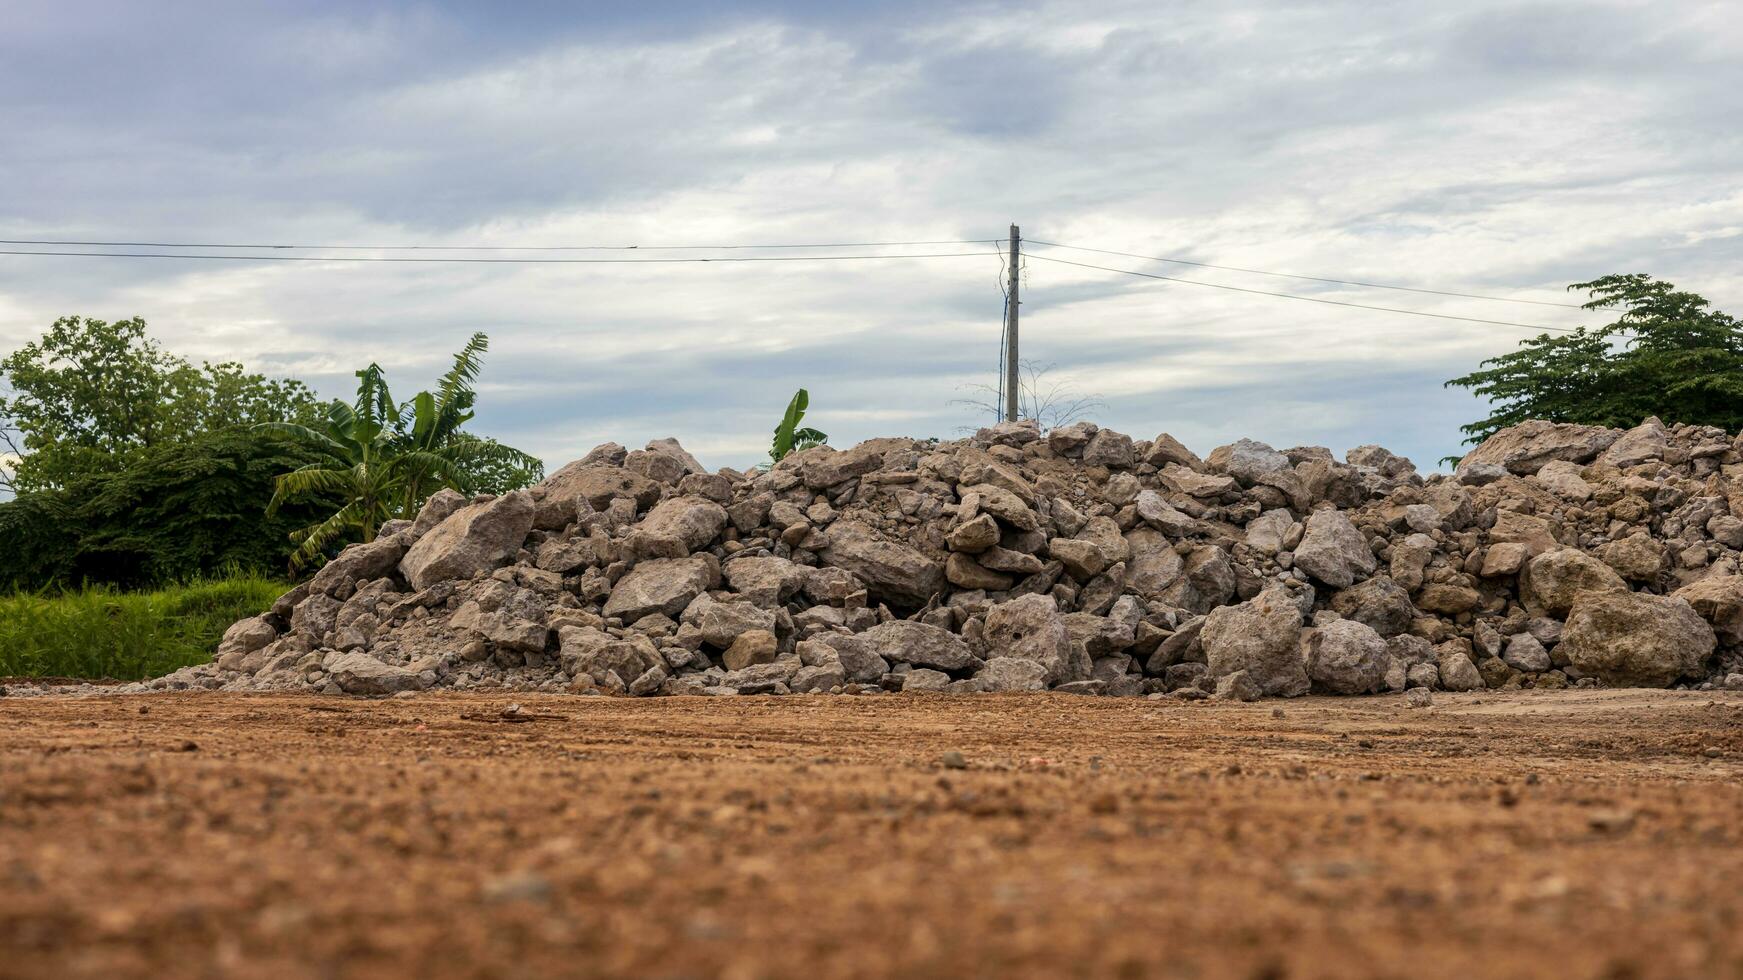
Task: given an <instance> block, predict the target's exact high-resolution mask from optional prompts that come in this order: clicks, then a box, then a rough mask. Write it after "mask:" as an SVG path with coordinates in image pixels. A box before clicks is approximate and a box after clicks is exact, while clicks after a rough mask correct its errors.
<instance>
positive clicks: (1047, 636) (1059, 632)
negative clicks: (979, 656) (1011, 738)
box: [981, 595, 1088, 684]
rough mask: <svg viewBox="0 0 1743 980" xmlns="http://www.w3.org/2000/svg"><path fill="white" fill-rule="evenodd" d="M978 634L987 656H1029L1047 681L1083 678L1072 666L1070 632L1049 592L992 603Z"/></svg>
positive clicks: (1058, 681)
mask: <svg viewBox="0 0 1743 980" xmlns="http://www.w3.org/2000/svg"><path fill="white" fill-rule="evenodd" d="M981 636H982V638H983V639H984V640H985V643H986V650H987V654H988V656H989V657H1015V658H1018V659H1021V660H1033V661H1035V662H1036V663H1038V664H1040V665H1041V666H1042V668H1043V669H1044V671H1045V677H1046V681H1047V683H1048V684H1063V683H1065V682H1067V681H1080V680H1085V679H1087V676H1088V675H1087V674H1085V675H1084V676H1081V677H1080V676H1078V673H1079V672H1078V671H1076V670H1074V669H1073V665H1072V658H1071V634H1070V632H1069V631H1068V630H1067V629H1066V626H1065V619H1064V618H1063V617H1062V616H1060V614H1059V603H1058V602H1056V601H1054V599H1053V597H1052V596H1051V595H1026V596H1022V597H1020V598H1016V599H1012V600H1011V601H1010V602H1001V603H999V604H998V605H996V606H993V607H992V608H991V609H989V610H987V614H986V625H985V626H984V628H983V629H982V633H981Z"/></svg>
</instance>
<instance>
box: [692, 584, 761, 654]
mask: <svg viewBox="0 0 1743 980" xmlns="http://www.w3.org/2000/svg"><path fill="white" fill-rule="evenodd" d="M679 621H680V622H683V623H688V624H690V625H691V626H694V627H696V628H697V630H699V631H700V632H701V633H702V639H703V641H704V642H707V643H711V644H713V645H714V646H717V647H727V646H731V645H732V641H734V640H736V639H738V637H739V634H741V633H748V632H750V631H751V630H767V631H768V632H770V633H771V634H772V633H773V632H774V630H775V614H774V612H773V611H772V610H769V609H764V608H761V607H760V606H757V605H755V604H753V603H750V602H721V601H719V600H717V599H715V598H714V597H713V596H711V595H709V594H708V593H706V592H704V593H702V594H701V595H698V596H697V597H696V598H695V599H693V600H691V601H690V605H688V606H686V607H685V608H684V614H683V616H682V617H680V619H679Z"/></svg>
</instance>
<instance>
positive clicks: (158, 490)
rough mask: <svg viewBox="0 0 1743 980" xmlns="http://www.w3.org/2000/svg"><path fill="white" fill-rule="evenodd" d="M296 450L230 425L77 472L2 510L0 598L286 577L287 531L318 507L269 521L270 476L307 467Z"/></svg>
mask: <svg viewBox="0 0 1743 980" xmlns="http://www.w3.org/2000/svg"><path fill="white" fill-rule="evenodd" d="M309 458H310V457H309V455H308V454H307V453H306V452H304V451H302V450H300V449H298V448H297V447H295V446H289V445H285V444H283V443H280V442H277V441H275V440H270V439H266V438H263V437H261V436H259V435H257V434H255V433H253V432H250V431H248V430H246V429H234V428H233V429H228V430H222V431H218V432H213V433H208V434H206V435H203V436H200V437H197V438H194V439H191V440H189V441H186V442H174V443H170V444H166V445H162V446H155V447H152V448H151V449H149V450H146V451H144V452H142V453H141V454H140V455H139V457H138V458H137V459H136V460H135V461H134V462H133V463H132V464H130V465H128V466H127V467H126V468H124V469H121V470H118V471H113V472H102V471H99V472H94V473H87V474H83V475H77V476H73V477H71V478H70V479H68V480H67V482H66V483H65V484H64V485H63V486H60V487H57V488H55V489H51V490H42V491H38V492H35V493H27V494H24V495H23V496H20V497H19V498H18V499H16V500H11V501H6V502H4V503H0V541H5V542H6V544H7V550H8V552H9V555H8V559H7V560H6V561H5V562H0V590H17V589H26V590H38V589H43V588H47V587H51V586H78V585H81V584H84V583H87V582H89V583H104V584H109V585H116V586H121V587H127V588H136V587H141V586H148V585H156V584H159V583H164V582H175V581H181V580H185V579H189V578H193V577H195V576H199V575H206V574H211V573H213V572H215V571H216V570H218V569H224V568H234V569H238V570H241V571H243V572H248V573H257V574H263V575H282V574H283V573H284V570H285V568H286V567H287V563H288V560H289V558H290V554H291V551H292V549H293V548H294V547H295V545H293V544H292V542H291V540H290V534H291V532H292V531H294V530H295V529H296V528H299V527H301V526H303V525H305V524H307V523H309V521H311V520H314V519H316V517H317V515H318V512H319V510H320V506H319V504H318V503H315V502H311V503H307V504H298V505H296V506H293V507H287V508H284V509H281V510H280V511H278V512H277V513H276V514H274V515H273V516H271V517H268V516H266V515H265V513H264V508H265V503H266V501H267V500H269V499H271V497H272V488H273V478H274V477H275V476H277V475H278V474H280V473H283V472H284V471H285V470H287V469H294V468H296V467H298V466H301V465H304V464H305V463H307V462H308V461H309Z"/></svg>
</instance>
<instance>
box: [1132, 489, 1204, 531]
mask: <svg viewBox="0 0 1743 980" xmlns="http://www.w3.org/2000/svg"><path fill="white" fill-rule="evenodd" d="M1136 504H1137V510H1138V518H1139V520H1142V521H1143V522H1144V523H1146V524H1148V525H1150V526H1151V527H1153V528H1155V529H1156V530H1158V531H1161V532H1162V533H1164V534H1167V535H1169V536H1170V537H1175V538H1183V537H1185V536H1187V535H1188V534H1191V533H1192V529H1193V528H1194V527H1195V526H1196V525H1197V523H1198V522H1197V521H1195V520H1193V519H1192V518H1191V517H1189V516H1187V515H1186V514H1184V513H1181V512H1180V511H1179V510H1177V509H1176V508H1175V507H1174V505H1173V504H1170V503H1169V502H1168V501H1166V500H1164V499H1163V498H1162V495H1161V494H1159V493H1157V492H1156V491H1154V490H1143V491H1140V492H1139V493H1138V497H1137V501H1136Z"/></svg>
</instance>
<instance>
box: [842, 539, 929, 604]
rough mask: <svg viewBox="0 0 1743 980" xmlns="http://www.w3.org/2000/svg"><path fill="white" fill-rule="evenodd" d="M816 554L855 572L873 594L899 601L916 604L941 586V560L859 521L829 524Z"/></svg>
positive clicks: (926, 598)
mask: <svg viewBox="0 0 1743 980" xmlns="http://www.w3.org/2000/svg"><path fill="white" fill-rule="evenodd" d="M818 556H819V557H820V558H822V560H823V561H825V562H827V563H828V564H831V565H834V566H836V567H838V568H843V569H846V570H847V571H849V572H852V573H853V574H854V575H857V576H858V577H859V578H860V579H861V580H862V581H864V582H865V583H866V585H867V587H869V588H870V589H871V590H872V591H873V592H874V593H876V594H877V595H880V596H885V597H888V598H890V599H893V600H896V601H900V602H906V603H912V604H915V605H918V604H920V603H924V602H925V601H926V600H928V599H930V598H931V597H932V596H934V595H936V594H937V593H939V592H942V591H943V590H944V587H945V580H944V566H943V565H942V564H940V563H938V562H936V561H933V560H932V559H930V558H927V557H926V556H925V555H923V554H921V553H920V552H918V551H916V550H915V549H913V548H911V547H909V546H907V545H905V544H901V543H899V542H896V541H892V540H890V539H888V538H886V537H884V536H883V535H882V534H879V533H878V532H877V531H876V530H874V529H873V528H872V527H870V526H869V525H866V524H863V523H861V522H859V521H854V520H846V519H843V520H838V521H836V522H835V523H834V524H831V525H830V526H829V545H828V547H826V548H824V549H823V550H822V551H820V552H819V553H818Z"/></svg>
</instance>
